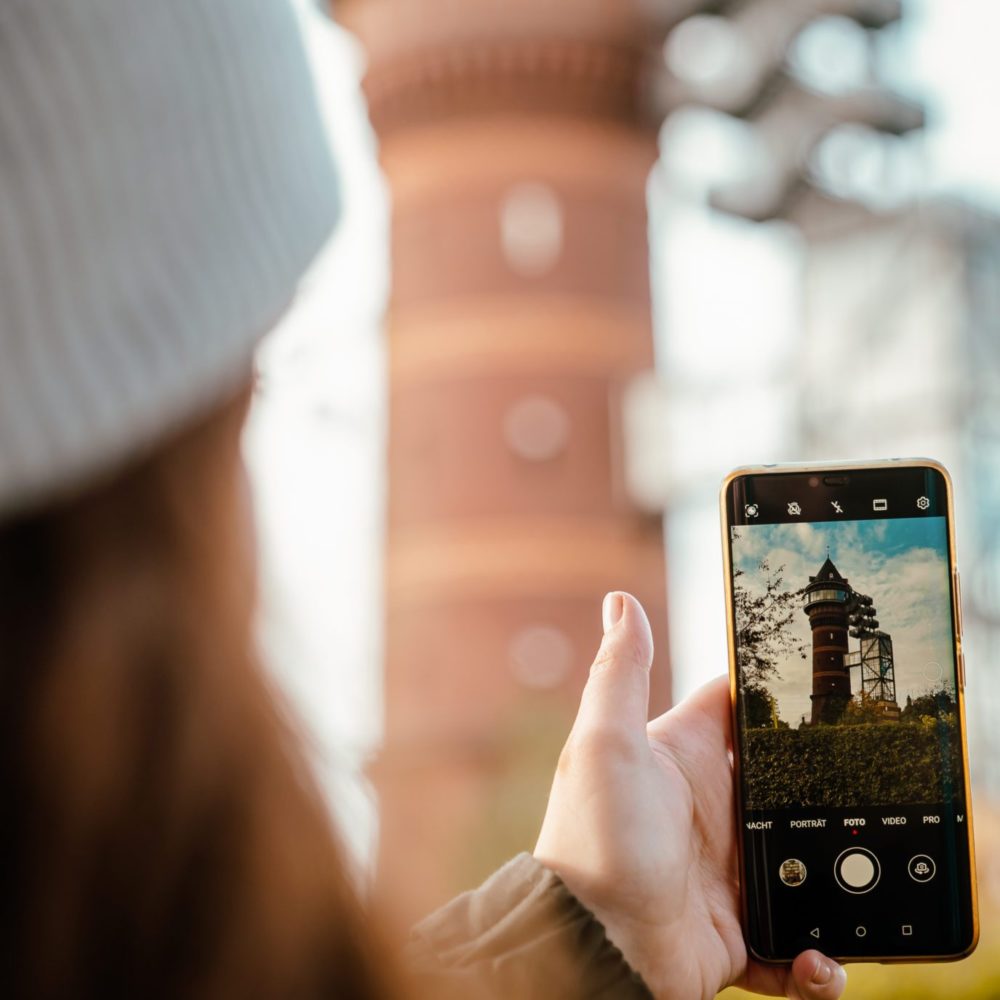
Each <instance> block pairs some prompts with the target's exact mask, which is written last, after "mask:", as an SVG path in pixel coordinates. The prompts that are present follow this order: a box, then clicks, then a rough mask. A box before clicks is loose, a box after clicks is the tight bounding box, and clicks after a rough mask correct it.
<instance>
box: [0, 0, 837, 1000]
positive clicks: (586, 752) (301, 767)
mask: <svg viewBox="0 0 1000 1000" xmlns="http://www.w3.org/2000/svg"><path fill="white" fill-rule="evenodd" d="M336 214H337V187H336V179H335V175H334V172H333V170H332V168H331V165H330V162H329V156H328V151H327V148H326V146H325V144H324V142H323V138H322V130H321V127H320V124H319V120H318V116H317V112H316V107H315V101H314V97H313V94H312V92H311V89H310V82H309V79H308V74H307V71H306V68H305V64H304V59H303V53H302V47H301V40H300V39H299V37H298V35H297V32H296V26H295V23H294V19H293V18H292V16H291V13H290V11H289V10H288V9H287V7H286V4H285V3H284V2H283V0H172V2H170V3H164V2H162V0H157V2H153V0H88V2H86V3H82V2H81V0H30V2H28V0H0V215H2V226H0V352H2V355H0V713H2V725H0V769H2V779H3V784H2V787H3V789H4V792H5V795H4V803H5V806H4V815H3V823H2V826H0V839H2V851H0V866H2V872H0V875H2V884H3V887H4V892H3V894H2V900H3V902H2V904H0V905H2V917H0V939H2V943H0V950H2V965H0V991H2V993H3V995H4V996H8V997H32V998H49V997H52V998H55V997H60V998H61V997H74V998H78V997H84V998H86V997H102V998H106V997H115V996H128V997H156V996H163V997H281V998H297V997H302V998H313V997H334V996H336V997H340V996H344V997H358V998H363V997H379V998H386V997H395V996H399V997H402V996H408V995H411V996H434V997H438V996H444V997H448V996H456V997H458V996H461V997H479V996H481V997H501V996H502V997H508V996H510V997H513V996H517V997H530V996H543V995H545V996H549V997H562V996H566V997H598V996H600V997H646V996H649V995H650V993H651V992H652V993H653V994H655V995H656V996H661V997H672V996H677V997H696V996H706V997H707V996H711V995H714V993H715V992H716V991H717V990H718V989H720V988H721V987H722V986H724V985H726V984H728V983H732V982H743V983H745V984H746V985H748V986H749V987H750V988H752V989H757V990H760V991H763V992H771V993H777V994H787V995H790V996H805V997H815V998H817V1000H826V998H835V997H837V996H839V995H840V993H841V991H842V989H843V983H844V979H843V970H841V969H840V968H839V967H837V966H836V965H835V964H834V963H831V962H829V961H828V960H826V959H825V958H824V957H823V956H821V955H819V954H818V953H816V952H807V953H805V954H803V955H801V956H800V957H799V958H798V959H797V960H796V963H795V964H794V965H793V966H792V968H791V969H764V968H761V967H757V966H755V965H753V964H752V963H748V962H747V956H746V953H745V950H744V947H743V943H742V938H741V935H740V929H739V923H738V911H737V902H736V892H735V860H734V843H735V833H734V829H733V820H732V809H731V804H732V801H731V796H732V788H731V774H730V768H729V762H728V756H727V754H728V750H727V742H726V740H727V735H726V734H727V723H726V718H727V714H726V713H727V709H726V697H727V695H726V691H725V688H724V685H722V684H715V685H711V686H709V687H708V688H706V689H704V690H703V691H702V692H700V693H699V694H698V695H696V696H695V697H694V698H693V699H691V700H689V701H688V702H685V703H684V704H682V705H680V706H679V707H678V708H676V709H675V710H674V711H672V712H671V713H668V714H667V715H666V716H664V717H662V718H660V719H658V720H656V721H655V722H653V723H652V724H650V725H649V726H648V727H647V726H646V721H645V720H646V699H647V687H648V680H647V679H648V671H649V667H650V664H651V660H652V645H651V641H650V634H649V627H648V624H647V622H646V620H645V616H644V614H643V612H642V609H641V608H640V607H639V605H638V604H637V603H636V602H635V601H634V599H632V598H630V597H628V596H627V595H622V594H617V593H615V594H611V595H609V597H608V599H607V600H606V602H605V608H604V625H605V638H604V642H603V644H602V646H601V649H600V651H599V653H598V656H597V659H596V661H595V665H594V669H593V671H592V674H591V677H590V680H589V682H588V684H587V688H586V691H585V693H584V697H583V701H582V704H581V708H580V714H579V717H578V719H577V722H576V724H575V726H574V728H573V732H572V733H571V735H570V737H569V740H568V742H567V745H566V750H565V752H564V754H563V757H562V760H561V762H560V767H559V771H558V773H557V775H556V778H555V783H554V786H553V791H552V798H551V801H550V804H549V807H548V811H547V814H546V817H545V821H544V824H543V827H542V832H541V836H540V838H539V841H538V844H537V846H536V849H535V854H534V857H531V856H529V855H522V856H521V857H519V858H517V859H515V860H514V861H513V862H511V864H509V865H508V866H506V867H505V868H504V869H502V870H501V871H500V872H498V873H497V875H495V876H494V877H493V878H492V879H491V880H490V881H489V882H488V883H487V884H486V885H485V886H484V887H482V888H481V889H479V890H477V891H476V892H474V893H470V894H467V895H466V896H463V897H461V898H459V899H458V900H456V901H454V902H453V903H452V904H450V905H449V906H447V907H445V908H444V909H443V910H442V911H440V912H439V913H437V914H435V915H432V916H431V917H430V918H428V920H426V921H425V922H424V923H423V924H421V925H420V927H419V928H417V930H416V932H415V934H414V938H413V941H412V944H411V946H410V949H409V951H408V954H407V955H406V956H405V957H401V958H400V960H398V961H397V960H395V959H393V958H391V957H390V956H388V955H387V954H386V950H385V946H384V945H383V944H381V943H380V941H379V938H378V933H377V915H375V916H374V917H372V916H369V915H367V914H365V913H364V912H363V911H362V909H361V907H360V906H359V903H358V901H357V899H356V896H355V893H354V889H353V886H352V881H351V879H350V877H349V874H348V872H347V869H346V867H345V863H344V860H343V857H342V855H341V853H340V851H339V849H338V847H337V844H336V838H335V835H334V832H333V831H332V830H331V828H330V824H329V820H328V815H327V812H326V810H325V808H324V805H323V803H322V801H321V799H320V797H319V795H318V793H317V790H316V786H315V782H314V779H313V777H312V775H311V774H310V773H309V771H308V768H307V767H306V765H305V763H304V760H303V755H302V752H301V749H300V746H299V744H298V740H297V738H296V735H295V733H294V731H293V729H292V728H291V727H289V726H288V725H287V724H286V722H285V719H284V713H283V711H282V709H281V705H280V702H279V700H278V699H277V698H276V697H275V695H274V693H273V692H272V691H270V690H269V688H268V685H267V683H266V681H265V679H264V676H263V674H262V672H261V670H260V667H259V665H258V663H257V660H256V656H255V652H254V649H253V643H252V639H251V633H252V617H253V608H254V566H253V557H252V552H253V544H252V539H253V525H252V518H251V514H250V509H249V504H248V503H247V489H246V481H245V476H244V473H243V468H242V465H241V461H240V451H239V439H240V430H241V427H242V423H243V420H244V417H245V413H246V408H247V404H248V400H249V397H250V388H249V386H250V372H251V356H252V352H253V348H254V345H255V343H256V341H257V339H258V338H259V336H260V335H261V334H262V333H263V332H265V331H266V330H267V329H268V328H269V327H270V326H271V325H273V323H274V322H275V320H276V319H277V318H278V317H279V316H280V314H281V313H282V311H283V310H284V309H285V307H286V305H287V303H288V301H289V300H290V298H291V297H292V296H293V294H294V290H295V286H296V283H297V281H298V279H299V278H300V276H301V274H302V272H303V271H304V270H305V268H306V266H307V265H308V263H309V261H310V259H311V258H312V256H313V255H314V254H315V252H316V250H317V249H318V247H319V246H320V244H321V243H322V241H323V240H324V239H325V237H326V235H327V234H328V232H329V229H330V227H331V226H332V225H333V223H334V220H335V217H336Z"/></svg>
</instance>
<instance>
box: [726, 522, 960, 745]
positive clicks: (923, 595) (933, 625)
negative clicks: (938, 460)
mask: <svg viewBox="0 0 1000 1000" xmlns="http://www.w3.org/2000/svg"><path fill="white" fill-rule="evenodd" d="M828 550H829V555H830V558H831V559H832V560H833V562H834V564H835V565H836V567H837V569H838V570H839V571H840V573H841V574H842V575H843V576H845V577H847V579H848V580H849V582H850V584H851V586H852V587H854V588H855V589H856V590H858V591H860V592H861V593H863V594H868V595H870V596H871V597H872V599H873V601H874V603H875V607H876V609H877V612H878V619H879V622H880V627H881V628H882V629H883V631H886V632H888V633H889V634H890V635H891V636H892V641H893V652H894V655H895V671H896V697H897V700H898V701H899V703H900V705H903V704H904V703H905V701H906V696H907V695H908V694H911V695H914V696H916V695H918V694H920V693H922V692H924V691H927V690H930V689H931V688H937V687H941V686H942V685H947V686H949V687H951V688H952V689H953V688H954V653H953V644H952V618H951V600H950V594H951V591H950V586H949V564H948V535H947V524H946V521H945V519H944V518H942V517H919V518H900V519H893V520H867V521H831V522H825V523H822V524H808V523H799V524H762V525H750V526H747V527H746V528H740V529H734V531H733V549H732V551H733V565H734V566H735V567H737V568H739V569H741V570H743V572H744V574H745V576H744V577H742V578H741V583H742V584H743V585H744V586H746V587H747V588H748V589H749V590H750V591H751V592H760V591H762V590H763V588H764V585H765V574H764V573H763V572H762V571H761V569H760V562H761V560H762V559H764V558H765V557H766V558H767V560H768V562H769V565H770V567H771V570H772V571H774V570H777V569H778V567H784V569H783V574H782V575H783V576H784V579H785V583H786V585H787V587H788V589H789V590H795V589H798V588H799V587H803V586H805V585H806V583H808V581H809V577H810V576H814V575H815V574H816V573H817V571H818V570H819V568H820V566H821V565H822V564H823V561H824V560H825V559H826V557H827V551H828ZM790 628H791V631H792V634H793V636H794V637H795V639H796V640H797V641H798V642H802V643H804V644H806V646H807V654H810V655H809V656H807V659H805V660H803V659H801V658H800V657H798V656H789V657H786V658H785V659H784V661H783V662H781V664H780V665H779V669H778V672H779V674H780V677H778V678H776V679H775V680H774V681H773V682H772V684H771V685H770V687H771V690H772V692H773V693H774V695H775V696H776V697H777V699H778V707H779V714H780V715H781V717H782V718H783V719H785V720H786V721H787V722H790V723H791V724H793V725H795V724H797V723H798V722H799V720H800V718H801V716H802V715H806V716H808V715H809V712H810V701H809V694H810V691H811V689H812V674H811V670H812V666H811V633H810V629H809V620H808V618H807V617H806V615H805V612H804V611H799V612H797V613H796V615H795V618H794V620H793V622H792V624H791V626H790ZM851 646H852V649H855V648H857V640H851ZM852 682H853V685H854V687H855V688H856V687H857V683H858V680H857V671H852Z"/></svg>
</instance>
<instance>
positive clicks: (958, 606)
mask: <svg viewBox="0 0 1000 1000" xmlns="http://www.w3.org/2000/svg"><path fill="white" fill-rule="evenodd" d="M955 628H956V630H957V631H958V637H959V638H960V639H961V638H962V636H963V635H965V626H964V624H963V622H962V578H961V576H960V575H959V572H958V570H957V569H956V570H955Z"/></svg>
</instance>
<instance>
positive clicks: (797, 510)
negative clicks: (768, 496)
mask: <svg viewBox="0 0 1000 1000" xmlns="http://www.w3.org/2000/svg"><path fill="white" fill-rule="evenodd" d="M788 513H789V514H791V515H792V517H798V516H799V514H801V513H802V508H801V507H800V506H799V504H798V501H797V500H793V501H792V502H791V503H790V504H789V505H788Z"/></svg>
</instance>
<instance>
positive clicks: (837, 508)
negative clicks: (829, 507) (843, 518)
mask: <svg viewBox="0 0 1000 1000" xmlns="http://www.w3.org/2000/svg"><path fill="white" fill-rule="evenodd" d="M830 503H832V504H833V509H834V511H835V512H836V513H838V514H843V513H844V508H843V507H841V506H840V501H839V500H831V501H830Z"/></svg>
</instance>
